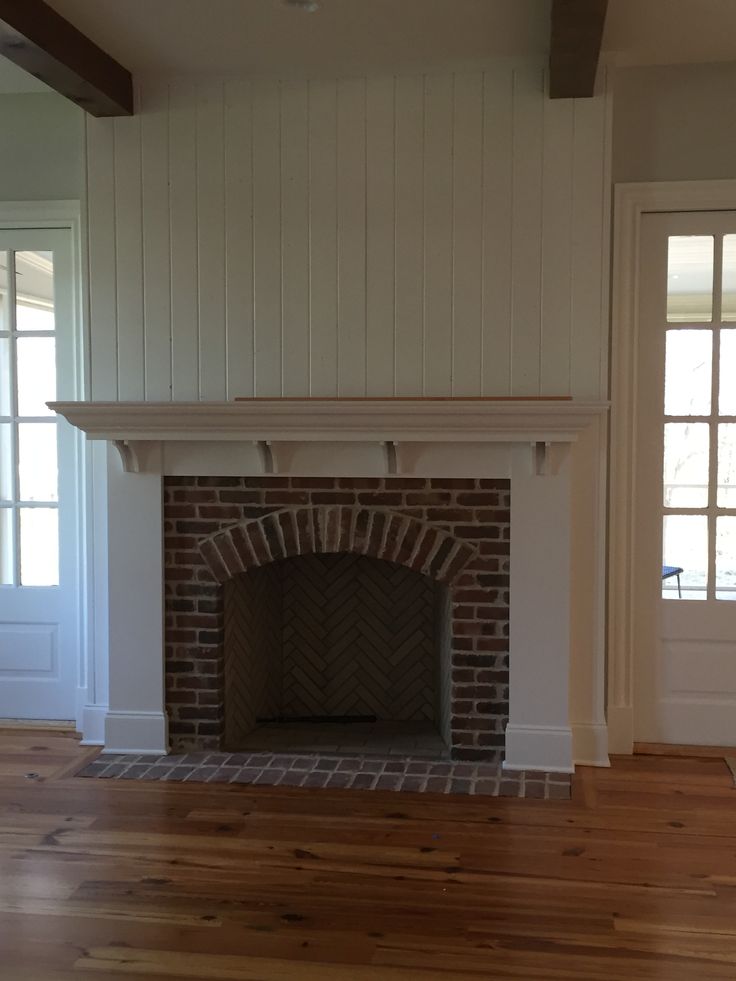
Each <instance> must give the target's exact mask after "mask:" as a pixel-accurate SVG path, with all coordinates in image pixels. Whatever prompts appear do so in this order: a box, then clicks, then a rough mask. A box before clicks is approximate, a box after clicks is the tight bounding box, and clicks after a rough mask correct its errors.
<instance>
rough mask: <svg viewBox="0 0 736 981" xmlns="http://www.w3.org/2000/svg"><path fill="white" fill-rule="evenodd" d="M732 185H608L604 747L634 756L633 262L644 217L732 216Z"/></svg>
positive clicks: (735, 189) (735, 204)
mask: <svg viewBox="0 0 736 981" xmlns="http://www.w3.org/2000/svg"><path fill="white" fill-rule="evenodd" d="M735 210H736V180H714V181H656V182H646V183H635V184H616V185H615V187H614V212H613V270H612V280H611V443H610V445H611V460H610V471H609V488H610V491H609V509H608V532H609V533H608V543H609V552H608V699H607V720H608V744H609V750H610V752H611V753H623V754H631V753H633V750H634V689H633V686H634V649H635V645H634V617H633V607H632V602H631V600H632V596H631V584H632V582H634V563H635V561H636V556H635V550H634V522H635V515H636V510H637V501H636V477H637V473H636V458H635V454H636V433H637V432H638V429H639V427H638V418H637V410H636V386H637V372H638V345H639V261H640V239H641V220H642V216H643V215H644V214H652V213H654V214H657V213H662V212H668V211H735Z"/></svg>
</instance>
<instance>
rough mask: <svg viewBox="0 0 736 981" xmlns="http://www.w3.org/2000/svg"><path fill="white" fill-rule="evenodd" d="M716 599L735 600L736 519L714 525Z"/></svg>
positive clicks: (719, 519) (723, 520) (719, 520)
mask: <svg viewBox="0 0 736 981" xmlns="http://www.w3.org/2000/svg"><path fill="white" fill-rule="evenodd" d="M716 599H725V600H736V517H734V516H733V515H724V516H723V517H720V518H718V520H717V523H716Z"/></svg>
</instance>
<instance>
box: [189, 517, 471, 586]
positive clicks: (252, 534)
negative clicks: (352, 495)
mask: <svg viewBox="0 0 736 981" xmlns="http://www.w3.org/2000/svg"><path fill="white" fill-rule="evenodd" d="M199 549H200V551H201V553H202V556H203V558H204V560H205V562H206V563H207V565H208V566H209V568H210V570H211V572H212V575H213V576H214V578H215V580H216V581H217V582H226V581H227V580H228V579H231V578H232V577H233V576H237V575H239V574H240V573H242V572H247V571H248V570H249V569H253V568H257V567H258V566H263V565H267V564H268V563H269V562H277V561H278V560H280V559H287V558H292V557H294V556H297V555H311V554H314V553H327V552H353V553H355V554H357V555H368V556H371V557H373V558H376V559H384V560H385V561H387V562H395V563H397V564H398V565H405V566H407V567H408V568H409V569H412V570H414V571H415V572H421V573H422V574H423V575H426V576H429V577H430V578H431V579H436V580H437V581H438V582H444V583H452V582H453V581H454V580H455V579H456V578H457V577H458V576H459V575H460V573H461V572H462V570H463V569H464V568H465V567H466V566H467V565H468V563H469V562H471V561H472V560H473V558H475V557H477V555H478V550H477V549H476V548H475V547H473V546H472V545H469V544H468V543H467V542H463V541H461V540H460V539H458V538H456V537H454V536H453V535H451V534H449V533H448V532H446V531H443V530H442V529H441V528H439V527H438V526H437V525H432V524H430V523H428V522H423V521H418V520H417V519H416V518H411V517H407V516H406V515H403V514H400V513H398V512H394V511H388V510H379V509H377V508H361V507H332V508H331V507H304V508H285V509H283V510H280V511H275V512H274V513H272V514H268V515H266V516H265V517H263V518H257V519H255V520H252V521H241V522H238V523H237V524H234V525H230V527H228V528H225V529H224V530H223V531H219V532H217V534H215V535H211V536H210V537H209V538H205V539H203V540H202V541H201V542H200V543H199Z"/></svg>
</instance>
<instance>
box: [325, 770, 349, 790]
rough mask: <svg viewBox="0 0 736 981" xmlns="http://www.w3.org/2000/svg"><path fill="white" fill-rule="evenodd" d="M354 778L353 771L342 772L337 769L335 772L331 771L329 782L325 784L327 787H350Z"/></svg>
mask: <svg viewBox="0 0 736 981" xmlns="http://www.w3.org/2000/svg"><path fill="white" fill-rule="evenodd" d="M352 779H353V774H352V773H344V772H340V771H335V773H331V774H330V777H329V779H328V781H327V783H326V784H325V786H326V787H342V788H344V787H349V786H350V783H351V781H352Z"/></svg>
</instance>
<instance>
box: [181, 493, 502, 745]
mask: <svg viewBox="0 0 736 981" xmlns="http://www.w3.org/2000/svg"><path fill="white" fill-rule="evenodd" d="M509 531H510V483H509V481H508V480H507V479H499V478H496V479H484V478H476V479H471V478H449V477H440V478H437V477H432V478H430V477H427V478H411V477H383V478H366V477H363V478H346V477H339V478H338V477H335V478H332V477H296V476H292V477H201V476H199V477H188V476H177V477H167V478H166V479H165V481H164V548H165V609H166V631H165V645H166V646H165V669H166V706H167V712H168V715H169V733H170V738H171V742H172V746H173V747H174V748H175V749H182V748H193V749H203V748H220V747H221V746H223V745H226V744H229V746H228V748H234V746H233V741H234V739H235V737H234V735H233V733H234V732H236V731H237V726H236V725H234V723H233V720H232V718H228V708H227V707H228V703H229V700H228V688H229V687H230V688H233V686H234V685H235V684H236V682H238V681H239V679H242V681H240V685H241V696H240V698H239V699H238V701H239V702H240V703H241V704H242V702H243V700H247V699H248V697H249V696H250V694H251V691H252V688H253V686H258V685H259V684H261V685H262V684H263V682H262V681H261V682H259V681H258V678H257V677H256V675H255V673H254V675H253V678H252V685H251V686H250V687H249V686H248V679H247V675H246V677H243V670H242V669H243V665H242V663H236V665H235V666H234V667H233V668H231V670H230V671H229V672H226V664H227V661H228V659H227V657H226V649H225V639H226V629H225V599H226V596H227V593H228V588H227V587H229V586H231V585H232V584H233V583H234V582H237V581H238V579H240V578H241V577H245V578H246V579H247V576H248V574H249V573H250V574H251V575H252V576H253V575H255V574H256V571H257V570H262V571H265V570H267V569H273V568H275V567H276V566H278V565H279V564H283V563H284V562H292V561H293V560H294V559H297V558H298V557H306V556H315V555H317V556H327V555H334V556H338V555H344V556H347V555H353V556H356V557H360V558H363V559H367V558H371V559H373V560H376V561H378V562H380V563H382V564H386V563H390V564H391V565H392V566H394V567H403V568H405V569H407V570H410V571H412V572H414V573H416V574H418V575H419V576H422V577H424V578H426V580H427V582H428V584H429V585H430V587H431V586H434V587H435V591H436V604H435V608H434V615H435V616H436V617H437V618H438V622H437V623H436V624H435V626H436V627H437V628H438V629H437V631H436V633H437V634H438V636H437V639H436V641H435V645H434V646H435V650H434V651H433V652H432V653H433V655H434V659H435V669H436V671H435V672H434V675H435V677H436V678H437V679H438V681H437V687H438V691H437V692H436V693H435V695H436V698H437V703H438V705H439V706H441V705H442V702H443V699H442V693H441V691H440V690H439V689H441V688H442V685H443V683H444V685H445V698H444V700H445V703H446V705H447V708H446V712H445V718H442V711H441V707H440V708H438V710H437V712H436V713H435V715H434V722H435V724H436V726H437V728H438V729H439V730H440V732H441V734H442V735H443V736H444V739H445V741H446V743H447V744H448V748H449V749H450V751H451V754H452V756H453V757H454V758H456V759H478V760H481V759H483V760H492V759H497V758H499V757H500V756H501V755H502V753H503V748H504V731H505V727H506V723H507V721H508V675H509V650H508V644H509V553H510V534H509ZM349 568H351V567H350V566H348V569H349ZM291 575H292V577H293V575H294V573H293V572H292V573H291ZM261 579H263V576H262V575H261ZM264 585H265V584H264V582H263V581H261V582H260V583H259V584H257V585H256V586H255V588H257V589H258V590H259V595H260V598H261V607H264V606H265V603H264V602H263V599H264V596H266V595H267V596H272V595H273V591H274V588H275V586H274V583H269V584H268V591H267V592H266V593H264ZM444 611H446V612H445V614H444V615H445V618H446V624H444V625H443V624H442V623H440V622H439V618H440V615H441V614H442V613H443V612H444ZM286 626H288V624H286ZM396 626H397V627H398V624H397V625H396ZM440 634H445V635H446V639H444V641H443V639H442V637H441V636H439V635H440ZM268 642H269V641H268V640H267V639H263V640H262V641H261V643H262V644H264V643H268ZM296 646H297V647H298V640H297V643H296ZM273 657H274V658H275V657H277V655H276V654H274V655H273ZM230 660H231V662H232V661H233V660H234V658H233V656H232V655H231V657H230ZM372 666H373V667H374V668H375V667H376V664H373V665H372ZM260 670H261V672H262V671H263V669H262V668H261V669H260ZM226 677H227V679H228V684H226ZM331 680H332V679H331V675H330V673H329V670H328V671H327V674H326V675H325V673H324V672H323V677H322V679H321V682H322V684H323V685H324V684H330V683H331ZM374 681H375V684H376V685H378V686H380V684H381V681H380V679H379V678H375V679H374ZM386 687H388V685H387V686H386ZM231 701H232V700H231ZM272 701H273V699H272ZM376 702H378V708H377V710H378V711H379V712H380V710H381V705H380V702H381V699H380V697H378V696H377V697H376V699H374V702H373V703H371V704H373V706H374V708H375V707H376V704H375V703H376ZM346 704H348V705H350V704H353V703H351V702H347V703H346ZM355 704H360V700H359V699H358V700H357V701H356V702H355ZM333 708H334V706H333ZM399 711H401V710H399ZM425 711H426V709H425ZM247 712H248V709H245V708H244V709H243V710H242V712H241V715H242V714H247ZM254 712H255V710H254ZM255 714H257V713H255ZM230 715H232V712H230ZM253 721H254V722H255V719H254V720H253ZM228 734H229V738H228Z"/></svg>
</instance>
